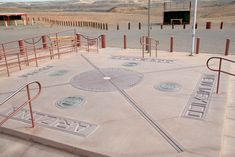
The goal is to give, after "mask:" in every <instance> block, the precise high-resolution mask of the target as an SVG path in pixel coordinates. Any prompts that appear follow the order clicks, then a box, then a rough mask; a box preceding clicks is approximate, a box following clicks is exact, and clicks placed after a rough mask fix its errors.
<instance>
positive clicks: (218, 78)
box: [206, 57, 235, 94]
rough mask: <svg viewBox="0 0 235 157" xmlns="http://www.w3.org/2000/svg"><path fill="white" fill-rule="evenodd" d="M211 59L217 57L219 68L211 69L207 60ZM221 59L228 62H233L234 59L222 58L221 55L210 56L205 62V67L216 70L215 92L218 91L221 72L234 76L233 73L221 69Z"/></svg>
mask: <svg viewBox="0 0 235 157" xmlns="http://www.w3.org/2000/svg"><path fill="white" fill-rule="evenodd" d="M212 59H219V69H212V68H210V66H209V62H210V61H211V60H212ZM223 61H228V62H230V63H235V61H233V60H229V59H226V58H222V57H211V58H209V59H208V60H207V62H206V66H207V68H208V69H209V70H211V71H215V72H218V77H217V87H216V94H218V93H219V87H220V77H221V73H224V74H227V75H231V76H235V74H233V73H230V72H227V71H224V70H222V63H223Z"/></svg>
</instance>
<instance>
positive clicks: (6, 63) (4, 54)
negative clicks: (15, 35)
mask: <svg viewBox="0 0 235 157" xmlns="http://www.w3.org/2000/svg"><path fill="white" fill-rule="evenodd" d="M2 52H3V56H4V59H5V65H6V70H7V76H8V77H9V76H10V72H9V67H8V62H7V56H6V53H5V47H4V45H3V44H2Z"/></svg>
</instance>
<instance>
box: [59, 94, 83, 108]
mask: <svg viewBox="0 0 235 157" xmlns="http://www.w3.org/2000/svg"><path fill="white" fill-rule="evenodd" d="M84 102H85V98H84V97H82V96H70V97H65V98H62V99H60V100H59V101H57V102H56V106H57V107H59V108H64V109H67V108H74V107H77V106H80V105H81V104H83V103H84Z"/></svg>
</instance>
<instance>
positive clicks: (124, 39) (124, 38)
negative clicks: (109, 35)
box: [123, 35, 127, 49]
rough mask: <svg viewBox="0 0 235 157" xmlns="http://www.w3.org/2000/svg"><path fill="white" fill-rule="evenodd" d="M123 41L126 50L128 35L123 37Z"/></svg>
mask: <svg viewBox="0 0 235 157" xmlns="http://www.w3.org/2000/svg"><path fill="white" fill-rule="evenodd" d="M123 41H124V43H123V44H124V45H123V48H124V49H126V47H127V46H126V45H127V44H126V35H124V36H123Z"/></svg>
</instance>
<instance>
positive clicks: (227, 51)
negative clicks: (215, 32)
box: [224, 39, 230, 56]
mask: <svg viewBox="0 0 235 157" xmlns="http://www.w3.org/2000/svg"><path fill="white" fill-rule="evenodd" d="M229 45H230V39H227V40H226V47H225V53H224V55H225V56H227V55H228V54H229Z"/></svg>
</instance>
